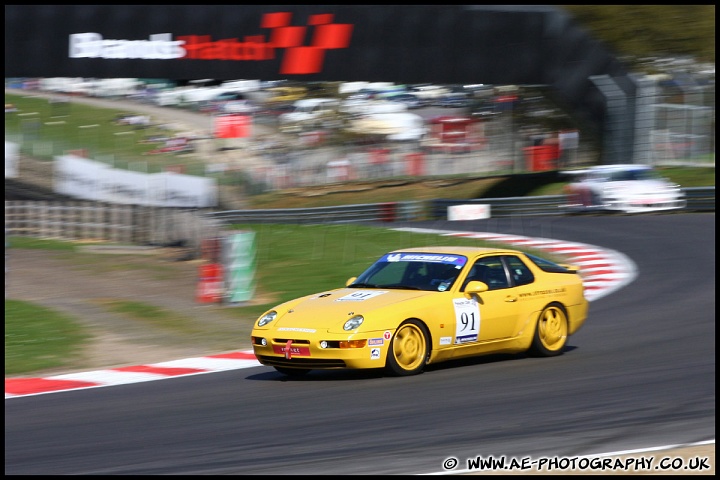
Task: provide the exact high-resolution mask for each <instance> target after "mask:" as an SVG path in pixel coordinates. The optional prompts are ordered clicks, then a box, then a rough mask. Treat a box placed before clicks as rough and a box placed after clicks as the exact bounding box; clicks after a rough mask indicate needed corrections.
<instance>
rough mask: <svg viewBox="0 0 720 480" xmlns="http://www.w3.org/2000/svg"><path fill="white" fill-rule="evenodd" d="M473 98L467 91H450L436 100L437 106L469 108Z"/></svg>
mask: <svg viewBox="0 0 720 480" xmlns="http://www.w3.org/2000/svg"><path fill="white" fill-rule="evenodd" d="M472 105H473V99H472V98H470V96H469V95H467V94H466V93H448V94H445V95H443V96H442V97H440V98H438V99H437V100H436V101H435V106H437V107H443V108H469V107H471V106H472Z"/></svg>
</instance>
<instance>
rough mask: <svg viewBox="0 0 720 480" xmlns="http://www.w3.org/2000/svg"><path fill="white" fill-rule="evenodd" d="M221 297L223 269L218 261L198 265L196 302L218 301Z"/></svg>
mask: <svg viewBox="0 0 720 480" xmlns="http://www.w3.org/2000/svg"><path fill="white" fill-rule="evenodd" d="M222 298H223V269H222V265H221V264H219V263H206V264H204V265H200V279H199V280H198V289H197V302H198V303H219V302H221V301H222Z"/></svg>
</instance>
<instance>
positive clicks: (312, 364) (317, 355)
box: [252, 332, 390, 370]
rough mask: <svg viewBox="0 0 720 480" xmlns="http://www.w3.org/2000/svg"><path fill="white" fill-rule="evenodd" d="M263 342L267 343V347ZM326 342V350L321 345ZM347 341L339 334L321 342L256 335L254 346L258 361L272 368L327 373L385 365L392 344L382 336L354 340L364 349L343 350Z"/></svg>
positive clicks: (255, 333) (327, 337) (355, 347)
mask: <svg viewBox="0 0 720 480" xmlns="http://www.w3.org/2000/svg"><path fill="white" fill-rule="evenodd" d="M263 333H268V332H263ZM262 339H264V340H265V342H266V343H265V344H264V345H263V344H262ZM323 340H324V341H325V345H326V346H325V347H323V346H321V345H323V343H322V342H323ZM347 340H348V337H347V336H342V338H340V336H336V335H326V336H325V337H324V338H322V339H320V338H318V339H307V338H295V339H288V338H277V337H273V336H272V334H267V335H263V334H259V333H257V332H253V335H252V347H253V352H254V353H255V356H256V357H257V359H258V361H259V362H260V363H262V364H263V365H268V366H272V367H285V368H301V369H317V370H325V369H337V368H352V369H364V368H381V367H384V366H385V358H386V355H387V348H388V345H389V343H390V341H389V340H386V339H385V338H383V336H382V333H380V334H378V336H372V337H371V338H364V339H354V341H355V342H358V341H360V342H363V341H364V343H363V345H362V346H354V347H340V342H345V341H347Z"/></svg>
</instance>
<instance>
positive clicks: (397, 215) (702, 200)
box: [5, 187, 715, 248]
mask: <svg viewBox="0 0 720 480" xmlns="http://www.w3.org/2000/svg"><path fill="white" fill-rule="evenodd" d="M683 191H684V193H685V198H686V199H687V206H686V207H685V208H684V209H682V210H679V211H680V212H710V211H712V212H714V211H715V187H696V188H685V189H683ZM468 204H484V205H490V212H491V216H492V217H493V218H498V217H521V216H533V215H543V216H547V215H566V214H569V213H570V211H569V210H568V208H567V200H566V197H565V196H564V195H547V196H535V197H509V198H484V199H464V200H457V199H455V200H449V199H435V200H429V201H419V200H418V201H406V202H384V203H371V204H360V205H344V206H335V207H316V208H288V209H265V210H229V211H220V212H205V213H202V212H181V211H178V212H173V211H172V209H162V208H158V209H143V208H140V207H132V206H129V205H120V206H118V205H104V204H100V203H97V202H72V203H70V204H65V203H63V202H37V201H35V202H33V201H17V202H14V201H5V229H6V232H8V233H10V234H12V235H21V236H46V237H57V238H75V239H82V238H96V239H98V238H103V239H104V238H107V239H109V240H110V239H112V240H115V241H130V242H132V243H146V242H152V243H160V244H162V243H168V242H169V241H170V240H173V239H184V240H185V241H186V242H189V243H190V244H191V245H192V246H196V247H198V248H199V245H200V241H201V239H202V238H203V236H204V235H206V234H207V233H208V232H210V231H215V230H217V229H220V228H221V227H222V226H223V225H224V226H227V225H230V224H253V223H292V224H334V223H352V222H394V221H413V220H427V219H431V220H442V219H446V218H447V211H448V207H450V206H453V205H468ZM124 210H127V213H126V215H125V216H127V217H128V219H126V220H122V219H121V217H122V215H121V214H120V213H118V212H119V211H124ZM141 212H142V213H141ZM91 214H92V215H91Z"/></svg>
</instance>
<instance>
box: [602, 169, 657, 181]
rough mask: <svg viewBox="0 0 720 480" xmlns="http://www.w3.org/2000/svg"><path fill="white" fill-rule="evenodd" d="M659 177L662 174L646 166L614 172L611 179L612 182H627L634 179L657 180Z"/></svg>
mask: <svg viewBox="0 0 720 480" xmlns="http://www.w3.org/2000/svg"><path fill="white" fill-rule="evenodd" d="M658 178H660V176H659V175H658V173H657V172H656V171H655V170H652V169H650V168H644V169H633V170H620V171H617V172H613V173H612V174H610V178H609V180H610V181H611V182H627V181H634V180H655V179H658Z"/></svg>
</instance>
